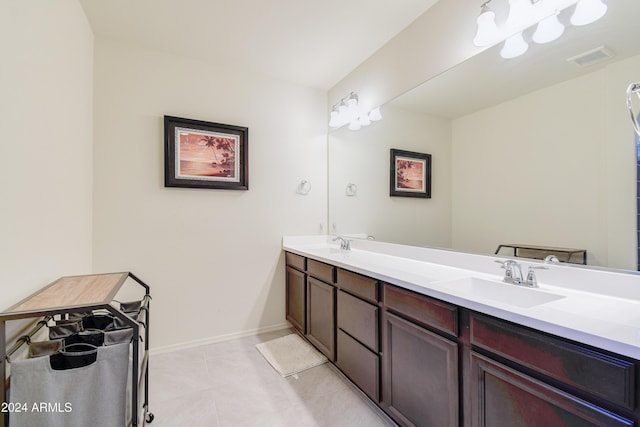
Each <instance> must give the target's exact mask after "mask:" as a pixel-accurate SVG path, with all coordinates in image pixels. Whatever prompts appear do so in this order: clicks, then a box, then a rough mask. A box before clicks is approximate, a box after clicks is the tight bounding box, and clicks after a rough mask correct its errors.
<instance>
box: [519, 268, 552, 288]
mask: <svg viewBox="0 0 640 427" xmlns="http://www.w3.org/2000/svg"><path fill="white" fill-rule="evenodd" d="M548 269H549V267H546V266H544V265H537V266H536V265H530V266H529V271H528V272H527V280H526V281H525V282H524V283H525V285H527V286H529V287H532V288H537V287H538V279H537V278H536V270H548Z"/></svg>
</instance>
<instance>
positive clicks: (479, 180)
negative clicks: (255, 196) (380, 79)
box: [329, 0, 640, 269]
mask: <svg viewBox="0 0 640 427" xmlns="http://www.w3.org/2000/svg"><path fill="white" fill-rule="evenodd" d="M607 3H608V6H609V10H608V12H607V14H606V15H605V17H604V18H602V19H601V20H600V21H598V22H596V23H593V24H591V25H589V26H585V27H571V26H569V25H568V26H567V28H566V30H565V34H564V35H563V36H562V37H561V38H560V39H558V40H556V41H555V42H552V43H549V44H545V45H536V44H534V43H530V48H529V50H528V52H526V53H525V54H524V55H523V56H520V57H518V58H514V59H510V60H506V59H502V58H501V57H500V55H499V50H500V46H494V47H492V48H489V49H487V50H485V51H483V52H482V53H480V54H478V55H476V56H474V57H473V58H471V59H469V60H467V61H465V62H464V63H462V64H459V65H458V66H456V67H454V68H452V69H451V70H449V71H447V72H445V73H443V74H441V75H439V76H437V77H435V78H433V79H430V80H429V81H427V82H425V83H424V84H422V85H421V86H419V87H417V88H415V89H413V90H412V91H410V92H408V93H406V94H404V95H402V96H400V97H398V98H396V99H394V100H392V101H390V102H388V103H387V104H385V105H384V106H382V114H383V117H384V118H383V120H382V121H380V122H377V123H374V124H373V125H372V126H369V127H367V128H364V129H362V130H360V131H356V132H354V131H349V130H348V129H346V128H341V129H338V130H336V131H331V132H330V133H329V232H330V233H331V234H344V235H356V236H361V237H366V236H373V238H375V239H376V240H380V241H388V242H394V243H403V244H409V245H417V246H432V247H442V248H453V249H456V250H463V251H468V252H475V253H484V254H490V253H493V252H494V251H495V250H496V248H497V246H498V245H499V244H505V243H518V244H529V245H540V246H554V247H569V248H580V249H586V250H587V254H588V264H590V265H596V266H610V267H615V268H624V269H635V268H636V263H637V254H638V244H637V228H636V227H637V218H638V217H637V214H636V203H637V194H638V193H637V189H636V180H637V177H636V165H637V158H636V155H637V151H636V146H635V143H634V142H635V138H634V133H633V128H632V126H631V123H630V121H629V115H628V111H627V110H626V104H625V101H626V93H625V92H626V88H627V86H628V85H629V84H630V83H632V82H637V81H640V25H638V22H637V17H638V16H640V2H639V1H637V0H609V1H608V2H607ZM570 13H571V8H570V9H567V10H565V11H563V12H562V13H561V15H560V20H561V21H564V22H568V20H569V16H570ZM528 31H529V32H532V31H533V29H530V30H528ZM525 34H527V33H525ZM528 35H529V39H530V34H528ZM469 43H471V41H469ZM571 58H576V59H574V60H570V59H571ZM392 148H394V149H401V150H408V151H415V152H420V153H427V154H431V156H432V186H431V193H432V196H431V198H429V199H425V198H405V197H390V196H389V185H390V183H389V174H390V170H389V169H390V166H389V155H390V154H389V153H390V149H392Z"/></svg>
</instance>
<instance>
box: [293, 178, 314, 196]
mask: <svg viewBox="0 0 640 427" xmlns="http://www.w3.org/2000/svg"><path fill="white" fill-rule="evenodd" d="M310 191H311V183H310V182H309V181H307V180H306V179H303V180H302V181H300V184H298V188H297V189H296V193H298V194H302V195H303V196H306V195H307V194H309V192H310Z"/></svg>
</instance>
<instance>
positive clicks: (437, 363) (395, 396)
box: [382, 312, 508, 427]
mask: <svg viewBox="0 0 640 427" xmlns="http://www.w3.org/2000/svg"><path fill="white" fill-rule="evenodd" d="M383 319H384V323H383V324H384V331H383V334H384V335H383V340H384V345H383V351H384V352H383V356H382V357H383V396H384V397H383V403H382V405H383V407H384V408H385V409H386V410H387V412H388V413H389V414H390V415H391V416H392V417H393V418H394V419H395V421H396V422H398V423H399V424H400V425H403V426H429V427H447V426H450V427H454V426H456V427H457V426H458V407H459V404H458V344H457V343H456V342H454V341H450V340H448V339H446V338H443V337H441V336H440V335H437V334H434V333H432V332H430V331H427V330H426V329H423V328H421V327H419V326H417V325H415V324H413V323H411V322H408V321H406V320H404V319H401V318H400V317H397V316H395V315H393V314H391V313H389V312H385V313H384V315H383ZM506 425H508V424H503V426H506Z"/></svg>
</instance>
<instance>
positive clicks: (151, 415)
mask: <svg viewBox="0 0 640 427" xmlns="http://www.w3.org/2000/svg"><path fill="white" fill-rule="evenodd" d="M154 418H155V415H153V413H151V412H149V413H147V419H146V421H147V423H149V424H151V423H152V422H153V419H154Z"/></svg>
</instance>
